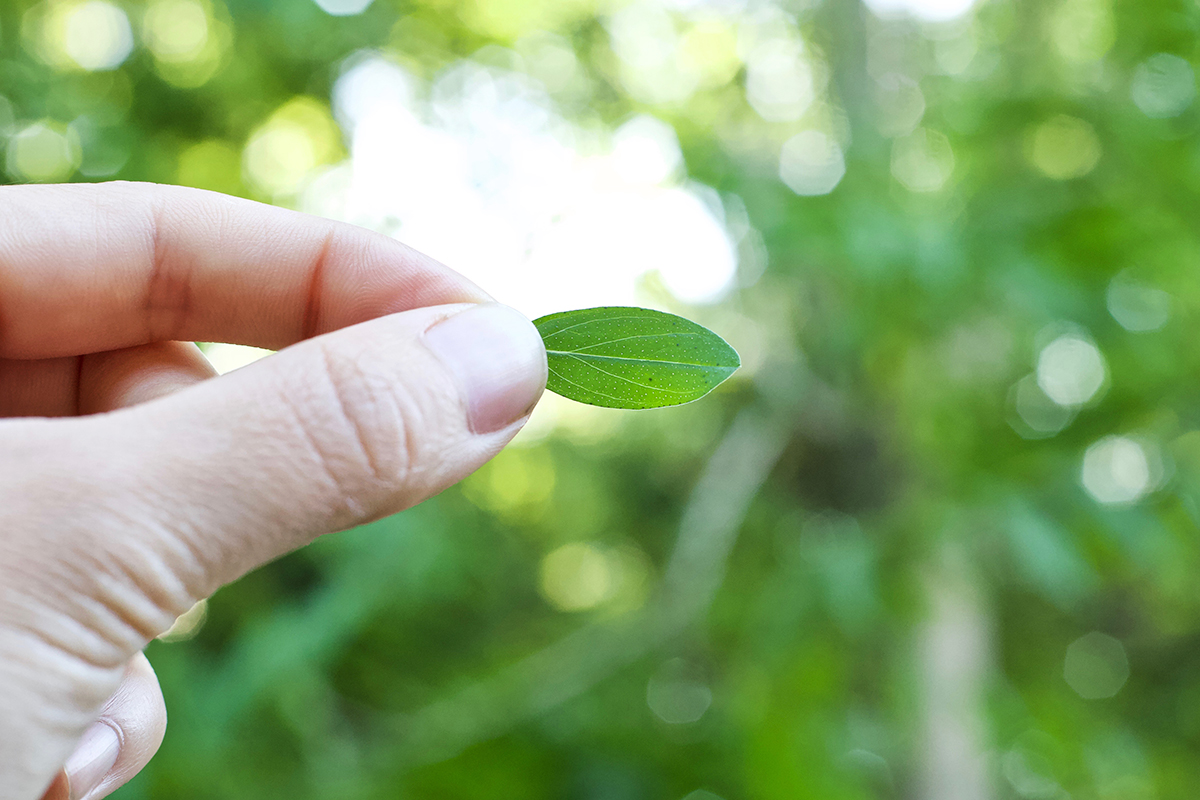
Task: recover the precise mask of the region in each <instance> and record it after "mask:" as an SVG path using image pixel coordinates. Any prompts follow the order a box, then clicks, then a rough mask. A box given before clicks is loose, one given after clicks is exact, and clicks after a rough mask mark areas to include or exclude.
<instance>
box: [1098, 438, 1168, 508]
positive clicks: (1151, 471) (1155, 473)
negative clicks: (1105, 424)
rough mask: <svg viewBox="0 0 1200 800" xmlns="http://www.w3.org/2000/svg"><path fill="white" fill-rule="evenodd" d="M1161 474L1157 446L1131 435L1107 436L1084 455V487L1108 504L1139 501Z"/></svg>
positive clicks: (1160, 462) (1154, 485) (1159, 478)
mask: <svg viewBox="0 0 1200 800" xmlns="http://www.w3.org/2000/svg"><path fill="white" fill-rule="evenodd" d="M1162 477H1163V465H1162V461H1161V459H1160V456H1159V454H1158V450H1157V448H1155V447H1152V446H1151V445H1150V444H1149V443H1148V442H1144V441H1139V440H1137V439H1133V438H1130V437H1128V436H1106V437H1104V438H1103V439H1101V440H1099V441H1098V442H1096V443H1095V444H1093V445H1092V446H1091V447H1089V448H1088V449H1087V452H1086V453H1084V456H1083V472H1082V474H1081V480H1082V481H1083V487H1084V488H1085V489H1087V491H1088V493H1089V494H1091V495H1092V497H1094V498H1095V499H1096V500H1097V501H1098V502H1100V503H1104V504H1105V505H1126V504H1129V503H1133V502H1135V501H1137V500H1140V499H1141V498H1142V497H1143V496H1144V495H1146V494H1147V493H1148V492H1150V491H1151V490H1153V489H1154V488H1155V487H1156V485H1157V484H1158V482H1159V481H1160V480H1161V479H1162Z"/></svg>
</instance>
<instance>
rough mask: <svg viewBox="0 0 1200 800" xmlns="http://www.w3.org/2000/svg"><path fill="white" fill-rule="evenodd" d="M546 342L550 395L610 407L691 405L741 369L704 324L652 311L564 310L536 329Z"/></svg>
mask: <svg viewBox="0 0 1200 800" xmlns="http://www.w3.org/2000/svg"><path fill="white" fill-rule="evenodd" d="M533 324H534V325H536V326H537V329H538V331H540V332H541V334H542V340H543V341H544V342H545V343H546V358H547V360H548V361H549V364H550V377H549V380H548V381H547V384H546V386H547V388H549V389H550V391H552V392H556V393H558V394H561V395H562V396H563V397H569V398H571V399H572V400H578V401H579V402H580V403H589V404H591V405H594V406H605V407H607V408H659V407H661V406H677V405H680V404H681V403H690V402H692V401H693V400H698V399H699V398H701V397H703V396H704V395H706V394H708V393H709V392H711V391H712V390H713V389H714V388H716V386H717V385H718V384H720V383H721V382H722V381H724V380H725V379H726V378H728V377H729V376H730V375H732V374H733V373H734V371H735V370H736V369H737V368H738V367H740V366H741V365H742V362H741V359H739V358H738V354H737V351H736V350H734V349H733V348H732V347H730V346H729V344H728V343H727V342H726V341H725V340H724V339H722V338H721V337H720V336H717V335H716V334H715V333H713V332H712V331H710V330H709V329H708V328H705V327H704V326H702V325H697V324H696V323H694V322H692V321H690V320H686V319H684V318H683V317H677V316H675V315H674V314H665V313H663V312H662V311H651V310H650V309H647V308H628V307H624V306H607V307H603V308H584V309H580V310H578V311H563V312H562V313H559V314H550V315H549V316H545V317H542V318H540V319H536V320H534V322H533Z"/></svg>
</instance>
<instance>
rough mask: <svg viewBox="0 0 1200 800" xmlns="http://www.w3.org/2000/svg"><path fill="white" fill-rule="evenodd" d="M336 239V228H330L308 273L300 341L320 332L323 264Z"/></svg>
mask: <svg viewBox="0 0 1200 800" xmlns="http://www.w3.org/2000/svg"><path fill="white" fill-rule="evenodd" d="M336 238H337V228H336V227H330V229H329V233H327V234H325V239H324V240H323V241H322V242H321V249H320V250H319V251H317V255H316V258H314V259H313V263H312V267H310V268H309V273H308V298H307V301H306V302H305V305H304V323H303V327H302V328H301V330H300V338H301V339H311V338H312V337H314V336H316V335H317V334H318V333H319V332H320V330H321V288H322V284H323V283H324V280H325V264H326V262H328V260H329V253H330V251H331V250H332V249H333V242H334V240H335V239H336Z"/></svg>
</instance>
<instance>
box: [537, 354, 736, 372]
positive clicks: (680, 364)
mask: <svg viewBox="0 0 1200 800" xmlns="http://www.w3.org/2000/svg"><path fill="white" fill-rule="evenodd" d="M546 355H548V356H549V355H556V356H570V357H571V358H579V359H585V358H594V359H596V360H597V361H628V362H631V363H634V364H647V365H651V366H653V365H659V364H671V365H674V366H677V367H707V368H709V369H737V367H734V366H728V367H727V366H725V365H723V364H699V363H696V362H695V361H667V360H659V361H655V360H652V359H646V358H628V357H626V356H598V355H595V354H593V353H578V352H574V351H571V350H547V351H546Z"/></svg>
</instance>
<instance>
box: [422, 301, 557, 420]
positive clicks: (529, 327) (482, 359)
mask: <svg viewBox="0 0 1200 800" xmlns="http://www.w3.org/2000/svg"><path fill="white" fill-rule="evenodd" d="M423 339H424V342H425V346H426V347H428V348H429V349H430V350H432V351H433V352H434V354H435V355H436V356H437V357H438V359H439V361H441V362H442V365H443V366H444V367H445V368H446V369H447V370H448V371H449V372H450V373H451V375H453V376H454V379H455V382H456V384H457V386H458V388H459V391H460V392H461V393H462V396H463V402H464V404H465V405H466V408H467V416H468V421H469V424H470V427H471V430H472V432H474V433H477V434H484V433H493V432H496V431H499V430H501V429H502V428H506V427H508V426H511V425H513V424H514V423H516V422H517V421H518V420H520V419H521V418H523V417H527V416H528V415H529V413H530V412H531V411H532V410H533V406H534V405H536V404H537V401H538V400H539V399H540V398H541V396H542V392H543V391H544V390H545V388H546V374H547V368H546V347H545V345H544V344H543V343H542V337H541V335H540V334H539V333H538V331H537V328H535V327H534V325H533V323H532V322H530V321H529V320H528V319H527V318H526V317H525V316H524V315H523V314H521V313H520V312H519V311H517V310H516V309H513V308H509V307H508V306H503V305H500V304H498V303H487V304H483V305H478V306H474V307H471V308H468V309H466V310H465V311H461V312H459V313H458V314H455V315H454V316H452V317H448V318H447V319H444V320H442V321H440V322H438V323H437V324H435V325H433V326H432V327H431V328H429V329H428V330H427V331H426V332H425V335H424V337H423Z"/></svg>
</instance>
